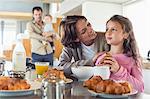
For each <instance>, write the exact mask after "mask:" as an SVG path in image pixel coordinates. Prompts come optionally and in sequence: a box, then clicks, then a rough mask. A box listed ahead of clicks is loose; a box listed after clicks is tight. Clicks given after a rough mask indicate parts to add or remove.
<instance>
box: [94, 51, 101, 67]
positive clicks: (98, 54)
mask: <svg viewBox="0 0 150 99" xmlns="http://www.w3.org/2000/svg"><path fill="white" fill-rule="evenodd" d="M100 55H101V52H100V53H97V54H96V55H95V56H94V58H93V59H92V60H93V63H94V64H95V62H96V61H97V59H98V57H99V56H100Z"/></svg>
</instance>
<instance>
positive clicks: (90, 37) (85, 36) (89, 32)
mask: <svg viewBox="0 0 150 99" xmlns="http://www.w3.org/2000/svg"><path fill="white" fill-rule="evenodd" d="M76 29H77V31H78V33H77V37H78V40H79V41H80V42H82V43H83V44H85V45H87V46H90V45H92V44H93V43H94V40H95V38H96V36H97V34H96V33H95V31H94V30H93V28H92V26H91V24H90V23H89V22H87V21H86V20H84V19H82V20H78V21H77V23H76Z"/></svg>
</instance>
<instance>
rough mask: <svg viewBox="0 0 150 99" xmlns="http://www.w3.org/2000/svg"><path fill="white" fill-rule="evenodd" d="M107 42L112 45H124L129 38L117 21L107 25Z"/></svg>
mask: <svg viewBox="0 0 150 99" xmlns="http://www.w3.org/2000/svg"><path fill="white" fill-rule="evenodd" d="M105 37H106V41H107V43H108V44H110V45H120V44H123V42H124V39H126V38H127V33H124V31H123V29H122V26H121V24H120V23H119V22H117V21H109V22H108V23H107V25H106V34H105Z"/></svg>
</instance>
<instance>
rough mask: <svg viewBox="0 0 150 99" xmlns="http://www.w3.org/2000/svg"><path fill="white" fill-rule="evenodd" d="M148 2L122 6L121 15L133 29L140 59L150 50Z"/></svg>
mask: <svg viewBox="0 0 150 99" xmlns="http://www.w3.org/2000/svg"><path fill="white" fill-rule="evenodd" d="M149 9H150V1H149V0H140V1H139V2H135V3H133V4H129V5H123V15H124V16H127V17H128V18H129V19H130V20H131V22H132V24H133V29H134V34H135V37H136V40H137V44H138V47H139V50H140V54H141V55H142V57H145V58H146V57H147V52H148V51H149V50H150V36H149V35H150V28H149V27H150V10H149Z"/></svg>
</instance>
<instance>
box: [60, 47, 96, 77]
mask: <svg viewBox="0 0 150 99" xmlns="http://www.w3.org/2000/svg"><path fill="white" fill-rule="evenodd" d="M73 58H74V56H73V54H72V50H71V48H67V47H64V48H63V50H62V53H61V55H60V58H59V62H60V63H59V66H60V67H62V68H63V70H64V72H65V74H66V75H70V74H72V71H71V67H77V66H83V65H88V66H93V65H94V64H93V62H92V60H76V61H75V60H72V59H73Z"/></svg>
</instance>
